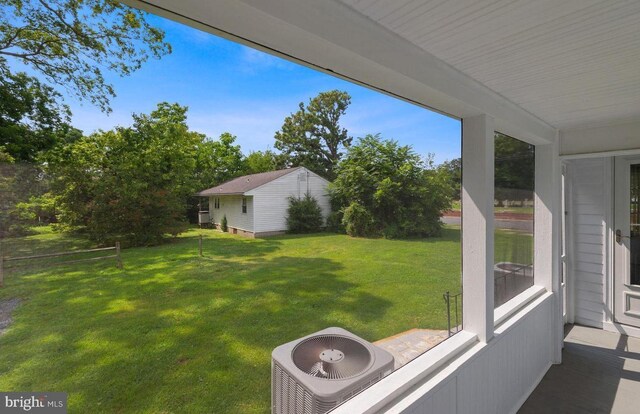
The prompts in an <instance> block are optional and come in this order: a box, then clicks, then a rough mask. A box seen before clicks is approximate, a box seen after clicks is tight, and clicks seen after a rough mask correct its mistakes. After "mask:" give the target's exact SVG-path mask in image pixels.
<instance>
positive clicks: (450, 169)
mask: <svg viewBox="0 0 640 414" xmlns="http://www.w3.org/2000/svg"><path fill="white" fill-rule="evenodd" d="M438 168H439V169H441V170H442V171H443V172H444V173H445V174H446V175H447V176H448V177H449V181H450V183H451V196H452V197H453V199H454V200H460V197H461V196H462V193H461V191H462V158H454V159H452V160H449V161H445V162H443V163H442V164H440V165H439V166H438Z"/></svg>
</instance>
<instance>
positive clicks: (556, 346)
mask: <svg viewBox="0 0 640 414" xmlns="http://www.w3.org/2000/svg"><path fill="white" fill-rule="evenodd" d="M535 177H536V200H535V216H534V217H535V222H534V257H533V262H534V271H535V274H534V278H535V284H536V285H540V286H544V288H545V289H547V291H549V292H554V298H555V304H554V310H553V312H552V316H551V318H552V320H551V321H550V327H551V329H553V331H554V334H553V335H552V337H553V345H552V346H553V360H554V362H555V363H560V361H561V358H562V341H563V337H564V334H563V331H564V321H563V319H562V308H563V303H562V301H563V296H562V286H561V283H562V281H561V280H560V277H561V276H560V275H561V266H562V263H561V261H560V254H561V252H560V237H561V234H562V233H561V232H562V218H561V214H563V212H562V165H561V163H560V156H559V145H558V141H557V140H556V142H555V143H553V144H547V145H537V146H536V176H535Z"/></svg>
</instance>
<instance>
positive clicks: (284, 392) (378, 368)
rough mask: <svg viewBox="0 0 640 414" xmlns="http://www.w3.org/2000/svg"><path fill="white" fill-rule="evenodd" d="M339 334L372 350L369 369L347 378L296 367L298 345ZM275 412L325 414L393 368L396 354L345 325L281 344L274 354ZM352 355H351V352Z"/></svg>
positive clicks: (272, 367) (272, 372) (273, 398)
mask: <svg viewBox="0 0 640 414" xmlns="http://www.w3.org/2000/svg"><path fill="white" fill-rule="evenodd" d="M327 336H331V337H339V338H346V339H350V340H353V341H356V342H358V343H359V344H360V345H362V346H363V347H364V348H366V350H367V352H368V353H369V357H370V359H369V360H368V362H367V363H366V365H367V366H366V368H365V369H364V370H363V371H362V372H360V373H359V374H357V375H354V376H349V377H348V378H344V379H329V378H320V377H317V376H313V375H310V374H308V373H307V372H305V371H303V370H301V369H300V368H298V366H296V364H295V362H294V359H293V357H294V351H295V350H296V347H298V345H300V344H303V343H305V342H308V341H311V340H314V339H315V338H320V337H327ZM271 356H272V359H271V412H272V414H324V413H326V412H328V411H329V410H331V409H333V408H334V407H336V406H337V405H339V404H340V403H342V402H344V401H346V400H348V399H349V398H351V397H352V396H354V395H355V394H357V393H359V392H360V391H362V390H363V389H365V388H367V387H368V386H370V385H371V384H373V383H375V382H377V381H379V380H380V379H382V378H383V377H384V376H385V375H387V374H388V373H390V372H391V371H393V362H394V360H393V356H392V355H391V354H390V353H388V352H387V351H385V350H383V349H381V348H378V347H377V346H375V345H373V344H371V343H369V342H367V341H365V340H364V339H362V338H360V337H358V336H356V335H354V334H352V333H351V332H349V331H347V330H344V329H342V328H327V329H324V330H322V331H319V332H316V333H314V334H311V335H308V336H305V337H303V338H300V339H297V340H295V341H292V342H289V343H287V344H284V345H280V346H279V347H277V348H276V349H274V350H273V352H272V353H271ZM347 356H348V355H347Z"/></svg>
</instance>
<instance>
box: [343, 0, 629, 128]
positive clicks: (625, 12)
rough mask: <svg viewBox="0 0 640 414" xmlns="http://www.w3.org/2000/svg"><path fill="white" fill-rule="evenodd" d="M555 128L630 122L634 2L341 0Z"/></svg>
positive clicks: (611, 0)
mask: <svg viewBox="0 0 640 414" xmlns="http://www.w3.org/2000/svg"><path fill="white" fill-rule="evenodd" d="M341 1H342V2H343V3H344V4H346V5H348V6H350V7H351V8H353V9H354V10H355V11H356V12H358V13H361V14H363V15H364V16H366V17H368V18H369V19H371V20H373V21H374V22H375V23H377V24H379V25H382V26H383V27H385V28H386V29H388V30H390V31H391V32H393V33H395V34H396V35H398V36H400V37H401V38H403V39H406V40H408V41H409V42H411V43H413V44H414V45H416V46H418V47H419V48H421V49H423V50H425V51H427V52H429V53H431V54H432V55H434V56H435V57H437V58H439V59H441V60H442V61H444V62H445V63H447V64H449V65H450V66H452V67H454V68H456V69H457V70H459V71H461V72H463V73H464V74H466V75H468V76H469V77H471V78H473V79H475V80H477V81H478V82H480V83H482V84H484V85H486V86H487V87H488V88H490V89H492V90H493V91H495V92H496V93H498V94H500V95H502V96H503V97H505V98H506V99H508V100H510V101H512V102H514V103H515V104H517V105H519V106H520V107H522V108H523V109H525V110H526V111H528V112H530V113H532V114H534V115H535V116H537V117H539V118H540V119H542V120H543V121H545V122H547V123H548V124H550V125H552V126H554V127H556V128H558V129H570V128H576V127H584V126H593V125H602V124H608V123H615V122H621V121H628V120H632V119H638V118H640V1H638V0H631V1H623V0H537V1H531V0H456V1H451V0H394V1H385V0H341Z"/></svg>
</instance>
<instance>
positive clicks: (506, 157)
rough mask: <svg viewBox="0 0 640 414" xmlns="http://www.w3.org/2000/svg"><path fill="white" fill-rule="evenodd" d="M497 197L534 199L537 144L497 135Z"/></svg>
mask: <svg viewBox="0 0 640 414" xmlns="http://www.w3.org/2000/svg"><path fill="white" fill-rule="evenodd" d="M494 181H495V198H496V200H498V201H499V202H500V203H501V202H502V201H504V200H511V201H520V202H522V201H524V200H525V199H528V200H532V199H533V193H534V191H535V146H534V145H531V144H528V143H526V142H523V141H520V140H518V139H515V138H511V137H509V136H507V135H503V134H500V133H496V135H495V176H494Z"/></svg>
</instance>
